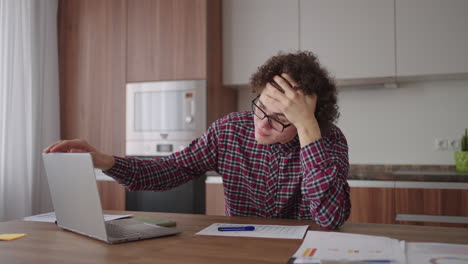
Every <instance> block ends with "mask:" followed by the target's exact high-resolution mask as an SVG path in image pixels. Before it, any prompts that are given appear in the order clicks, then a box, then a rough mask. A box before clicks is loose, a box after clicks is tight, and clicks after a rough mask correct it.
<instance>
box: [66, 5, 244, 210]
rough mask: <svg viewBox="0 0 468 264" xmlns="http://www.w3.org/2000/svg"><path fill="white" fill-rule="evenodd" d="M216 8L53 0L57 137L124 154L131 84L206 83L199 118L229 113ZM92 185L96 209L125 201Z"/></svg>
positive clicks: (232, 99)
mask: <svg viewBox="0 0 468 264" xmlns="http://www.w3.org/2000/svg"><path fill="white" fill-rule="evenodd" d="M221 11H222V5H221V1H220V0H203V1H202V0H196V1H192V0H185V1H183V0H178V1H172V0H161V1H140V0H100V1H92V0H87V1H84V0H59V7H58V42H59V43H58V44H59V45H58V48H59V71H60V110H61V138H62V139H74V138H82V139H85V140H87V141H88V142H89V143H90V144H91V145H93V146H95V147H96V148H97V149H98V150H100V151H102V152H105V153H109V154H113V155H117V156H124V155H125V114H126V113H125V87H126V83H127V82H131V81H148V80H162V79H175V78H178V79H206V80H207V83H208V84H207V85H208V87H207V94H208V95H207V104H208V105H207V115H208V116H207V121H208V122H209V123H210V122H212V121H214V120H215V119H218V118H220V117H221V116H223V115H225V114H227V113H229V112H232V111H235V109H236V107H237V98H236V95H235V91H234V90H230V89H225V87H223V85H222V72H221V71H222V70H221V69H222V48H221V40H222V37H221V20H222V18H221ZM99 185H100V187H99V189H100V192H101V195H102V200H103V205H106V206H104V209H115V208H109V207H107V205H108V204H110V206H111V207H113V206H114V204H113V203H114V202H115V201H121V199H125V197H124V196H125V193H124V190H123V187H121V186H113V185H114V183H107V182H106V183H100V184H99ZM108 185H111V186H113V187H112V188H107V187H109V186H108ZM104 186H107V187H104ZM117 204H118V207H121V206H122V205H121V204H120V202H119V203H117Z"/></svg>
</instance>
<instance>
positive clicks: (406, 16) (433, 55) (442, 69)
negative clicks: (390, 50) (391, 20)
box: [396, 0, 468, 76]
mask: <svg viewBox="0 0 468 264" xmlns="http://www.w3.org/2000/svg"><path fill="white" fill-rule="evenodd" d="M396 43H397V75H398V76H420V75H438V74H456V73H468V48H467V47H468V1H466V0H396Z"/></svg>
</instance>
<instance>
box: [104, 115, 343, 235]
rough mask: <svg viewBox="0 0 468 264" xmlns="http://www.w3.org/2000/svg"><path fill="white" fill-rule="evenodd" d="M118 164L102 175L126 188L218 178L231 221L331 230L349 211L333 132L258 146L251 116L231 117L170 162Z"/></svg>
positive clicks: (339, 143)
mask: <svg viewBox="0 0 468 264" xmlns="http://www.w3.org/2000/svg"><path fill="white" fill-rule="evenodd" d="M115 158H116V163H115V165H114V167H113V168H112V169H111V170H109V171H107V172H106V174H108V175H109V176H112V177H113V178H115V179H116V180H117V181H118V182H119V183H121V184H123V185H124V186H125V187H127V188H128V189H130V190H155V191H162V190H168V189H171V188H174V187H176V186H179V185H181V184H183V183H185V182H187V181H190V180H192V179H195V178H197V177H199V176H200V175H203V174H204V173H205V172H206V171H216V172H218V173H219V174H220V175H221V176H222V179H223V185H224V195H225V202H226V215H230V216H258V217H268V218H296V219H311V220H314V221H315V222H316V223H318V224H319V225H320V226H322V227H323V228H325V229H331V228H336V227H338V226H340V225H342V224H343V223H344V222H345V220H346V219H347V218H348V216H349V213H350V208H351V203H350V200H349V185H348V183H347V181H346V178H347V175H348V167H349V162H348V146H347V142H346V139H345V137H344V135H343V134H342V133H341V131H340V129H339V128H337V127H336V126H332V128H331V129H330V132H329V133H328V135H325V136H323V137H322V138H321V139H320V140H318V141H315V142H313V143H311V144H309V145H307V146H305V147H303V148H301V147H300V143H299V138H298V137H297V136H296V137H295V138H294V139H293V140H291V141H290V142H288V143H286V144H280V143H276V144H272V145H261V144H258V143H257V141H256V140H255V131H254V122H253V114H252V112H241V113H232V114H230V115H228V116H226V117H224V118H222V119H219V120H218V121H216V122H215V123H213V124H212V125H211V126H210V128H209V129H208V130H207V131H206V132H205V134H204V135H203V136H201V137H200V138H198V139H196V140H194V141H193V142H192V143H191V144H190V146H188V147H187V148H186V149H184V150H182V151H180V152H177V153H174V154H172V155H171V156H168V157H167V158H164V159H160V158H154V159H138V158H120V157H115Z"/></svg>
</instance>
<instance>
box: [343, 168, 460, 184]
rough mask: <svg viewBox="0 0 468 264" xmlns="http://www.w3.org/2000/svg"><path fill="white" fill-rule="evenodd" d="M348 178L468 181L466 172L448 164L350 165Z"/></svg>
mask: <svg viewBox="0 0 468 264" xmlns="http://www.w3.org/2000/svg"><path fill="white" fill-rule="evenodd" d="M348 180H373V181H422V182H467V183H468V173H467V172H464V173H463V172H457V171H455V167H454V166H449V165H441V166H433V165H351V166H350V170H349V173H348Z"/></svg>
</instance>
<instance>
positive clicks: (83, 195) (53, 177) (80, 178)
mask: <svg viewBox="0 0 468 264" xmlns="http://www.w3.org/2000/svg"><path fill="white" fill-rule="evenodd" d="M42 158H43V160H44V166H45V169H46V173H47V179H48V182H49V188H50V194H51V197H52V203H53V205H54V210H55V214H56V217H57V224H58V225H59V226H60V227H62V228H64V229H67V230H70V231H73V232H76V233H79V234H82V235H86V236H90V237H93V238H96V239H99V240H102V241H105V242H107V243H122V242H127V241H134V240H141V239H148V238H153V237H161V236H168V235H175V234H177V233H180V231H178V230H177V229H175V228H168V227H160V226H156V225H152V224H147V223H143V222H140V221H136V220H133V219H118V220H112V221H107V222H106V221H104V215H103V213H102V207H101V200H100V197H99V192H98V189H97V183H96V176H95V174H94V166H93V162H92V159H91V155H90V154H89V153H49V154H45V153H43V154H42Z"/></svg>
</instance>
